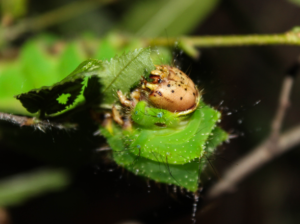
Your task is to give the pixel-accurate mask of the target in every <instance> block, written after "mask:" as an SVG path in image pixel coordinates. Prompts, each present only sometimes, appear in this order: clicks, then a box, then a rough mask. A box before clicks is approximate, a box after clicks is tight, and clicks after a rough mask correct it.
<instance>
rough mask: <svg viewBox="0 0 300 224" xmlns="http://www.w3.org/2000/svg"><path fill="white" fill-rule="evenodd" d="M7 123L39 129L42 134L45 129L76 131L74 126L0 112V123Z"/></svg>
mask: <svg viewBox="0 0 300 224" xmlns="http://www.w3.org/2000/svg"><path fill="white" fill-rule="evenodd" d="M1 120H4V121H8V122H10V123H13V124H15V125H18V126H20V127H22V126H31V127H33V128H36V129H39V130H40V131H42V132H45V131H46V129H52V128H57V129H76V125H75V124H68V123H65V124H60V123H54V122H50V121H49V120H39V119H37V118H36V117H26V116H18V115H13V114H7V113H2V112H0V121H1Z"/></svg>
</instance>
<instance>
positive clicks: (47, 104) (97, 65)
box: [16, 59, 103, 115]
mask: <svg viewBox="0 0 300 224" xmlns="http://www.w3.org/2000/svg"><path fill="white" fill-rule="evenodd" d="M101 69H103V67H102V62H101V61H99V60H94V59H92V60H87V61H84V62H83V63H81V64H80V65H79V66H78V67H77V68H76V69H75V71H74V72H72V73H71V74H70V75H68V76H67V77H66V78H64V79H63V80H62V81H61V82H58V83H56V84H54V85H52V86H44V87H41V88H40V89H34V90H31V91H29V92H27V93H23V94H20V95H17V96H16V98H17V99H18V100H20V101H21V103H22V105H23V106H24V107H25V108H26V109H27V110H28V111H29V112H30V113H36V112H38V111H40V112H42V113H45V114H47V115H50V114H54V113H57V112H60V111H62V110H65V109H66V108H67V107H68V106H70V105H72V104H73V103H74V101H75V100H76V98H77V97H78V96H79V95H80V93H81V92H82V89H83V87H84V84H83V80H84V78H85V77H89V76H94V75H97V74H98V72H99V70H101ZM63 95H67V96H68V97H67V99H65V101H64V103H61V101H59V100H58V99H60V97H61V96H63Z"/></svg>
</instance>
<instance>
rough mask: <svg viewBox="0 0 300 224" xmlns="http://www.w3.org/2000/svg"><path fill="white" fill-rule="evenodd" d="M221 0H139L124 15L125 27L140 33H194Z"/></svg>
mask: <svg viewBox="0 0 300 224" xmlns="http://www.w3.org/2000/svg"><path fill="white" fill-rule="evenodd" d="M218 2H219V0H201V1H194V0H186V1H182V0H146V1H138V2H137V3H136V4H135V5H133V7H131V8H130V9H129V10H128V12H126V14H125V15H124V16H123V18H124V19H123V20H122V22H121V24H120V27H121V28H122V29H125V30H126V31H129V32H132V33H135V34H136V35H137V36H143V37H157V36H161V35H170V36H179V35H182V34H187V33H190V32H191V31H192V30H193V29H194V27H195V26H196V25H199V23H201V22H202V21H203V20H204V19H205V18H206V17H207V16H208V15H209V14H210V13H211V12H212V11H213V10H214V9H215V7H216V6H217V4H218Z"/></svg>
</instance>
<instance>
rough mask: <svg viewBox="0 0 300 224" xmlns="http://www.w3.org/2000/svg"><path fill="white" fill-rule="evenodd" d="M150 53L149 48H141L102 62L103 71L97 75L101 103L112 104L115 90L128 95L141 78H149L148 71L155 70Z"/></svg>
mask: <svg viewBox="0 0 300 224" xmlns="http://www.w3.org/2000/svg"><path fill="white" fill-rule="evenodd" d="M150 52H151V51H150V48H141V49H137V50H135V51H131V52H128V53H126V54H123V55H121V56H120V57H115V58H112V59H111V60H110V61H103V66H104V68H105V69H104V70H102V71H100V72H99V73H98V76H99V77H100V81H101V84H102V88H103V89H102V90H101V91H102V94H103V97H104V99H103V103H107V104H112V103H114V102H115V101H116V99H117V95H116V91H117V90H121V91H122V92H123V93H125V94H126V93H129V92H130V89H131V88H132V86H133V85H134V84H135V83H137V82H139V80H140V79H141V77H142V76H146V77H147V76H149V74H150V71H152V70H153V69H154V68H155V67H154V65H153V63H152V60H151V57H150Z"/></svg>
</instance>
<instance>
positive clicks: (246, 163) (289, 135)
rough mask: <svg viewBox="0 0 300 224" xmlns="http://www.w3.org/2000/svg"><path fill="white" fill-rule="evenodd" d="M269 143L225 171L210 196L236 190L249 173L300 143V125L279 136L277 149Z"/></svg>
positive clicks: (213, 196)
mask: <svg viewBox="0 0 300 224" xmlns="http://www.w3.org/2000/svg"><path fill="white" fill-rule="evenodd" d="M268 143H269V142H268V141H267V142H264V143H262V144H261V145H260V146H258V147H257V148H256V149H254V150H252V152H251V153H250V154H248V155H247V156H245V157H244V158H242V159H240V160H239V161H237V162H235V164H234V165H233V166H232V167H231V168H229V169H228V170H227V171H226V172H225V174H224V176H223V178H222V179H221V180H220V181H219V182H218V183H216V185H214V186H213V187H212V188H211V189H210V191H209V193H208V196H209V197H210V198H215V197H218V196H220V195H221V194H223V193H227V192H231V191H234V190H235V188H236V186H237V184H238V183H239V182H241V181H242V180H243V179H245V178H246V177H247V176H248V175H249V174H251V173H252V172H254V171H255V170H257V169H258V168H260V167H261V166H263V165H264V164H266V163H267V162H269V161H271V160H272V159H274V158H275V157H276V156H279V155H280V154H282V153H284V152H286V151H288V150H290V149H291V148H292V147H294V146H296V145H298V144H300V125H299V126H297V127H295V128H293V129H291V130H289V131H287V132H285V134H282V135H280V136H279V139H278V146H277V149H276V151H274V150H272V151H270V148H269V144H268Z"/></svg>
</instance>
